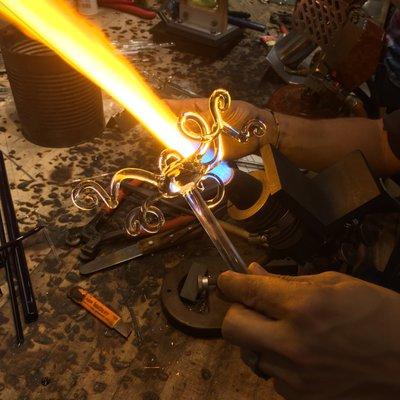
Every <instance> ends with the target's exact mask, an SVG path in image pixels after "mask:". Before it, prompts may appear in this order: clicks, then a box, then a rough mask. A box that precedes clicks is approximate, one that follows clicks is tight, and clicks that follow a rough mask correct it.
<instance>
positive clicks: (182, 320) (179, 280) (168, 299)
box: [161, 265, 231, 337]
mask: <svg viewBox="0 0 400 400" xmlns="http://www.w3.org/2000/svg"><path fill="white" fill-rule="evenodd" d="M190 267H191V266H190V265H182V266H178V267H176V268H174V269H173V270H171V271H170V272H168V273H167V274H166V276H165V278H164V282H163V285H162V288H161V304H162V307H163V311H164V314H165V315H166V317H167V319H168V320H169V322H170V323H171V324H172V325H173V326H175V327H176V328H178V329H180V330H182V331H183V332H185V333H187V334H189V335H193V336H200V337H218V336H220V335H221V326H222V321H223V319H224V317H225V314H226V312H227V311H228V308H229V307H230V305H231V304H230V303H228V302H227V301H225V300H224V299H222V298H221V294H220V292H219V291H218V289H217V288H212V289H210V290H208V291H207V292H206V293H205V294H204V295H203V296H202V297H201V298H200V299H199V300H197V301H196V302H195V303H190V302H187V301H185V300H183V299H182V298H181V297H180V295H179V293H180V291H181V289H182V286H183V284H184V281H185V279H186V276H187V274H188V272H189V270H190ZM221 271H222V269H221V267H220V266H212V265H210V266H209V267H208V273H209V274H211V275H215V276H218V274H219V273H221Z"/></svg>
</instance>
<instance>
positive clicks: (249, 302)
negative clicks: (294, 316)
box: [218, 267, 307, 319]
mask: <svg viewBox="0 0 400 400" xmlns="http://www.w3.org/2000/svg"><path fill="white" fill-rule="evenodd" d="M252 268H256V267H252ZM257 270H258V269H257ZM305 284H307V282H306V281H305V282H303V281H296V280H287V279H284V278H281V277H277V276H274V275H271V274H266V275H263V276H259V275H250V274H239V273H236V272H233V271H227V272H224V273H222V274H221V275H220V276H219V278H218V287H219V288H220V290H221V291H222V293H223V294H224V295H225V296H226V297H227V298H228V299H230V300H231V301H233V302H236V303H241V304H244V305H245V306H247V307H249V308H252V309H254V310H256V311H258V312H260V313H262V314H264V315H267V316H268V317H271V318H278V319H279V318H282V317H283V316H285V315H286V314H287V312H288V306H289V304H293V300H294V299H295V298H296V297H297V296H301V291H303V289H304V285H305Z"/></svg>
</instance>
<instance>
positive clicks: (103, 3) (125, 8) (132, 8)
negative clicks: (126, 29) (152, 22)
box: [98, 0, 157, 19]
mask: <svg viewBox="0 0 400 400" xmlns="http://www.w3.org/2000/svg"><path fill="white" fill-rule="evenodd" d="M98 4H99V6H100V7H107V8H113V9H114V10H118V11H122V12H125V13H128V14H133V15H136V16H138V17H140V18H144V19H154V18H155V17H156V16H157V13H156V12H154V11H151V10H148V9H146V8H142V7H139V6H137V5H135V4H134V1H133V0H98Z"/></svg>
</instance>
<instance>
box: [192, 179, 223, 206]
mask: <svg viewBox="0 0 400 400" xmlns="http://www.w3.org/2000/svg"><path fill="white" fill-rule="evenodd" d="M210 180H211V181H214V182H215V183H216V190H217V193H216V194H215V196H214V197H213V198H212V199H208V200H207V201H206V203H207V205H208V207H210V208H214V207H216V206H217V205H218V204H220V203H221V201H222V200H223V198H224V197H225V185H224V182H222V180H221V178H220V177H219V176H217V175H215V174H212V173H209V174H206V175H203V176H202V177H201V178H200V180H199V181H198V182H197V185H196V187H197V189H199V190H200V191H201V192H202V191H204V190H205V189H206V184H205V182H207V181H210Z"/></svg>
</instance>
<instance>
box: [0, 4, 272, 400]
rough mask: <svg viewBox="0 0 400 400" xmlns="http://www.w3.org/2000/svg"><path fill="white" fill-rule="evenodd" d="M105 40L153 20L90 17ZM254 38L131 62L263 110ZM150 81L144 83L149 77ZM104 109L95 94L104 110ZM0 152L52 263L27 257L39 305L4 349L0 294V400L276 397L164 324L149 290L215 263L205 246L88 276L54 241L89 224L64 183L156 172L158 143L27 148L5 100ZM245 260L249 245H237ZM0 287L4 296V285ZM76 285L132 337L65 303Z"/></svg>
mask: <svg viewBox="0 0 400 400" xmlns="http://www.w3.org/2000/svg"><path fill="white" fill-rule="evenodd" d="M230 3H231V5H232V6H234V7H236V8H237V9H239V8H240V9H241V10H245V11H246V10H248V11H250V12H251V13H252V15H253V16H254V19H257V20H258V21H260V22H265V23H266V22H267V21H268V20H269V12H270V10H271V9H274V10H276V7H277V6H274V5H266V4H262V3H261V2H258V1H256V0H253V1H251V0H246V1H240V2H239V1H232V2H230ZM94 19H95V21H96V22H97V23H98V24H100V25H101V26H102V27H103V29H104V31H105V32H106V33H107V35H109V37H110V38H112V39H113V40H120V41H124V40H127V39H131V38H135V39H146V38H148V37H149V36H150V35H149V33H148V29H149V28H150V27H151V26H152V25H153V24H154V23H155V22H153V21H144V20H140V19H138V18H136V17H134V16H130V15H127V14H121V13H118V12H115V11H110V10H100V12H99V14H98V15H97V16H96V17H94ZM258 36H259V34H257V33H254V32H247V33H246V34H245V38H244V39H243V40H242V42H241V43H240V44H239V45H237V46H236V47H235V48H234V49H233V50H232V51H231V52H230V53H229V54H228V55H227V56H226V57H224V58H223V59H221V60H217V61H211V60H209V59H206V58H201V57H195V56H192V55H189V54H184V53H180V52H178V51H176V50H174V49H173V48H172V49H167V48H163V49H157V51H152V52H146V53H143V54H138V55H137V56H135V58H134V62H135V64H136V65H137V66H138V68H139V69H140V70H142V71H146V72H147V73H148V75H150V76H151V75H152V74H154V75H156V76H158V77H159V78H161V79H163V78H167V77H168V76H170V75H172V76H173V77H174V79H175V80H176V81H175V82H176V83H178V84H180V85H182V86H185V87H186V88H188V89H191V90H192V91H195V92H197V93H199V94H200V95H202V96H208V95H209V94H210V93H211V91H212V90H213V89H215V88H216V85H217V86H218V87H223V88H225V89H228V90H229V91H230V92H231V94H232V97H233V98H234V99H241V100H248V101H252V102H253V103H255V104H257V105H263V104H265V102H266V100H267V99H268V96H269V95H270V93H271V90H272V87H273V84H271V83H268V82H266V81H265V79H264V80H263V76H264V73H265V71H266V69H267V64H266V61H265V55H266V50H265V48H263V47H262V45H261V44H260V43H259V41H258ZM150 82H151V79H150ZM112 106H113V105H112V102H111V100H110V99H107V96H105V107H106V111H107V112H108V113H110V112H109V110H110V109H111V108H112ZM0 147H1V149H2V150H3V151H4V153H5V155H6V157H7V168H8V171H9V175H10V180H11V182H12V194H13V198H14V201H15V206H16V208H17V213H18V218H19V222H20V228H21V230H23V231H24V230H27V229H29V228H31V227H33V226H35V225H36V224H37V223H38V222H44V223H46V224H48V225H49V226H50V228H51V229H50V231H51V235H52V239H53V242H54V244H55V247H56V250H57V253H58V255H59V261H60V262H56V259H55V258H54V257H53V258H43V257H42V258H40V262H38V258H35V256H34V255H33V256H32V257H31V260H30V264H31V276H32V281H33V284H34V288H35V293H36V296H37V301H38V306H39V315H40V316H39V321H38V322H37V323H33V324H31V325H29V326H26V327H25V335H26V341H25V344H24V345H23V346H22V347H21V348H18V349H16V348H15V347H14V346H13V341H14V330H13V325H12V318H11V312H10V305H9V302H8V301H7V296H6V295H5V294H4V295H3V297H0V399H1V400H8V399H10V400H11V399H19V400H22V399H40V400H44V399H76V400H77V399H79V400H84V399H146V400H153V399H154V400H155V399H158V398H160V399H165V400H168V399H171V400H172V399H181V400H184V399H190V400H196V399H229V400H235V399H269V400H273V399H278V398H279V396H278V395H277V394H275V393H274V391H273V389H272V384H271V382H265V381H263V380H261V379H259V378H257V377H256V376H255V375H254V374H253V373H252V372H251V371H250V370H249V369H248V368H247V367H246V366H245V365H244V364H242V362H241V360H240V354H239V350H238V349H236V348H234V347H233V346H231V345H229V344H227V343H225V342H224V341H223V340H221V339H213V340H203V339H194V338H191V337H189V336H186V335H184V334H183V333H181V332H179V331H177V330H175V329H174V328H172V327H171V326H170V325H169V324H168V323H167V321H166V320H165V318H164V316H163V314H162V311H161V308H160V301H159V289H160V284H161V281H162V277H163V274H164V272H165V270H167V269H169V268H173V267H175V266H177V265H179V264H180V263H184V262H188V260H191V261H193V260H194V259H195V260H199V261H200V262H207V260H210V259H213V260H215V259H216V258H217V257H219V256H218V254H217V252H216V250H215V249H214V248H213V247H212V245H211V243H210V242H209V241H208V240H207V238H204V239H203V240H202V243H203V245H204V246H203V247H202V248H201V251H200V250H199V245H198V243H195V244H194V243H189V244H187V245H185V246H181V247H179V248H178V249H173V250H169V251H164V252H161V253H159V254H156V255H153V256H148V257H145V258H143V259H139V260H137V261H132V262H130V263H127V264H126V265H124V266H122V267H119V268H116V269H114V270H111V271H107V272H104V273H100V274H97V275H94V276H92V277H89V278H87V277H80V276H79V273H78V269H77V266H78V261H77V252H78V250H77V249H72V250H71V249H70V248H68V247H66V246H65V245H63V240H62V237H63V234H64V233H65V231H66V229H68V228H71V227H72V226H77V225H82V224H84V223H85V222H87V220H88V218H89V217H90V215H89V214H85V213H82V212H80V211H77V210H76V209H74V207H73V205H72V202H71V200H70V193H71V189H72V188H73V186H74V181H75V180H78V179H81V178H84V177H91V176H96V175H99V174H102V173H106V172H114V171H116V170H117V169H119V168H121V167H127V166H136V167H144V168H151V166H153V168H154V160H155V159H156V157H157V155H158V154H159V151H160V150H161V147H160V145H159V144H158V143H156V142H155V141H154V140H153V139H152V138H151V137H150V136H149V135H148V134H147V133H146V132H145V131H144V130H143V129H141V128H140V127H137V128H135V129H132V130H131V131H129V132H128V133H126V134H124V135H121V134H118V133H116V132H114V131H111V130H110V131H105V133H104V134H103V135H102V136H101V137H99V138H96V139H95V140H93V141H92V142H88V143H83V144H81V145H78V146H75V147H72V148H68V149H48V148H43V147H39V146H35V145H33V144H31V143H29V142H27V141H26V140H25V139H24V138H23V136H22V134H21V132H20V129H19V124H18V117H17V115H16V114H15V110H14V105H13V102H12V99H11V98H9V99H7V100H6V101H5V102H2V103H0ZM241 251H242V252H243V255H244V257H245V258H246V259H247V260H248V261H250V260H251V259H252V258H253V257H254V251H253V249H251V248H247V247H244V248H243V249H241ZM1 279H2V280H0V283H1V289H2V290H3V292H4V293H5V292H6V285H5V284H4V280H3V277H2V278H1ZM75 284H79V285H81V286H83V287H85V288H86V289H88V290H89V291H91V292H92V293H93V294H95V295H97V296H98V297H99V298H100V299H102V300H103V301H104V302H105V303H107V304H109V305H111V306H113V307H114V308H115V309H116V310H118V311H120V312H121V314H122V316H123V317H124V318H125V319H126V320H130V319H131V318H132V316H134V317H135V318H136V319H137V322H138V325H139V329H140V334H141V336H142V341H139V340H138V338H137V337H136V335H135V333H133V334H132V335H131V336H130V337H129V339H128V340H124V339H123V338H121V337H120V336H119V335H118V334H117V333H115V332H114V331H110V330H109V329H107V328H106V327H105V326H104V325H103V324H102V323H100V322H99V321H97V320H96V319H95V318H94V317H93V316H91V315H89V314H88V313H87V312H86V311H84V310H83V309H81V308H79V307H78V306H77V305H75V304H74V303H72V302H71V301H70V300H69V299H68V298H67V296H66V293H67V291H68V289H69V288H70V287H71V286H72V285H75Z"/></svg>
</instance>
